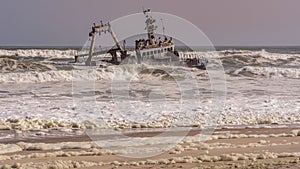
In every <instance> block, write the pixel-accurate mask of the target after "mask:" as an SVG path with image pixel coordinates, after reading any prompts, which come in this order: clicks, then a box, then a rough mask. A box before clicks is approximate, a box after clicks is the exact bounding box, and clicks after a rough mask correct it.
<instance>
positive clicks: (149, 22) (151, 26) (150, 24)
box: [144, 9, 157, 45]
mask: <svg viewBox="0 0 300 169" xmlns="http://www.w3.org/2000/svg"><path fill="white" fill-rule="evenodd" d="M149 13H150V9H147V10H144V15H145V16H146V18H147V19H146V22H145V23H146V28H145V29H146V30H147V32H148V39H149V41H150V44H151V45H152V44H155V43H156V39H155V36H154V31H155V30H156V29H157V26H156V25H155V19H153V18H152V17H151V16H150V15H149Z"/></svg>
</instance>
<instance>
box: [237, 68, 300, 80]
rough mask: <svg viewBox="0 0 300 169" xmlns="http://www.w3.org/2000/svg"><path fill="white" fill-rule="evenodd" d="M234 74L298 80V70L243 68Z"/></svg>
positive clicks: (299, 75) (299, 70)
mask: <svg viewBox="0 0 300 169" xmlns="http://www.w3.org/2000/svg"><path fill="white" fill-rule="evenodd" d="M234 74H235V75H243V76H261V77H268V78H281V77H285V78H300V69H295V68H280V67H254V66H245V67H243V68H240V69H238V70H236V71H235V72H234Z"/></svg>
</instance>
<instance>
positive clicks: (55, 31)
mask: <svg viewBox="0 0 300 169" xmlns="http://www.w3.org/2000/svg"><path fill="white" fill-rule="evenodd" d="M142 6H144V7H145V8H151V9H152V11H155V12H163V13H170V14H173V15H177V16H179V17H182V18H185V19H187V20H189V21H190V22H192V23H193V24H195V25H196V26H197V27H199V28H200V29H201V30H202V31H203V32H204V33H205V34H206V35H207V36H208V37H209V39H210V40H211V41H212V43H213V44H215V45H300V10H299V7H300V1H299V0H249V1H242V0H0V45H2V46H3V45H12V46H14V45H21V46H32V45H46V46H48V45H49V46H60V45H64V46H69V45H82V44H83V43H84V42H85V41H86V40H87V34H88V32H89V31H90V26H91V24H92V23H93V22H97V21H99V20H104V21H109V20H114V19H117V18H119V17H122V16H124V15H128V14H132V13H137V12H141V11H142Z"/></svg>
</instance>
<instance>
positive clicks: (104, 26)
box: [85, 21, 127, 66]
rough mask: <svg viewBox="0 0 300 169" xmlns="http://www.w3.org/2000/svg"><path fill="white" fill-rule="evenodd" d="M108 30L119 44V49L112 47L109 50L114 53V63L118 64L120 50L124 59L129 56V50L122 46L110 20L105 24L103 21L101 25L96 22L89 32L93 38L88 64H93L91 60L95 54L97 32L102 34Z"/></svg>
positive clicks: (86, 63) (117, 44)
mask: <svg viewBox="0 0 300 169" xmlns="http://www.w3.org/2000/svg"><path fill="white" fill-rule="evenodd" d="M106 32H109V33H110V34H111V36H112V38H113V40H114V42H115V44H116V46H117V49H111V50H109V51H108V52H109V53H110V54H111V55H112V63H114V64H117V54H116V52H117V51H120V53H121V58H122V59H124V58H125V57H126V56H127V51H126V50H125V49H124V48H122V46H121V44H120V43H119V40H118V38H117V36H116V34H115V33H114V31H113V29H112V27H111V25H110V23H109V22H108V23H107V24H103V23H102V21H101V25H96V24H95V23H94V24H93V27H92V31H91V32H90V33H89V36H90V37H91V38H92V39H91V45H90V50H89V54H88V56H89V57H88V59H87V60H86V62H85V65H86V66H91V64H92V63H91V61H92V57H93V54H94V48H95V41H96V37H97V34H99V35H101V33H106Z"/></svg>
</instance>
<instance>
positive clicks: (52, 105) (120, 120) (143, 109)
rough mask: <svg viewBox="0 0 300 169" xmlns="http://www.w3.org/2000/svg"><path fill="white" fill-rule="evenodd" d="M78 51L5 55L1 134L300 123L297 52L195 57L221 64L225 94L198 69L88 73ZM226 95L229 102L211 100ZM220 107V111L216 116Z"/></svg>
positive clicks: (0, 64)
mask: <svg viewBox="0 0 300 169" xmlns="http://www.w3.org/2000/svg"><path fill="white" fill-rule="evenodd" d="M79 49H80V47H1V48H0V71H1V73H0V107H1V110H0V119H1V120H0V121H1V122H0V128H1V126H2V127H3V126H7V127H8V128H13V127H16V125H15V124H14V120H12V119H18V120H17V121H18V125H19V127H21V128H23V129H33V128H47V127H45V124H48V123H49V122H55V123H54V124H53V125H54V126H56V127H59V126H60V125H59V124H60V123H68V124H69V123H70V124H72V123H75V124H78V125H83V126H84V124H89V126H97V125H100V126H102V127H103V126H104V127H112V128H114V127H125V128H126V127H130V126H132V125H133V124H140V125H144V126H150V127H170V126H209V125H210V126H226V125H264V124H299V123H300V114H299V111H300V102H299V100H300V95H299V92H300V90H299V89H300V83H299V82H300V81H299V80H300V47H234V46H227V47H224V46H222V47H216V51H211V50H201V51H195V52H198V53H199V54H202V55H205V56H207V57H209V56H210V55H211V56H214V57H215V56H218V57H217V59H218V60H219V61H220V63H221V65H222V67H223V68H222V69H220V70H222V71H220V72H217V73H218V74H219V75H221V76H224V79H223V81H222V82H220V83H222V84H223V86H222V85H221V87H220V88H212V85H213V83H214V82H213V81H212V77H211V76H212V74H210V73H209V72H208V71H205V70H199V69H196V68H187V67H173V66H168V65H158V66H155V65H147V64H141V65H130V64H129V65H120V66H118V65H106V66H104V67H93V68H91V69H86V68H84V66H81V65H78V64H75V63H74V56H75V55H76V54H77V53H78V50H79ZM218 83H219V82H218ZM222 87H224V88H222ZM223 89H224V90H223ZM222 92H223V94H224V97H218V96H214V93H222ZM219 96H220V95H219ZM222 96H223V95H222ZM215 97H217V100H218V99H222V100H219V102H218V101H217V102H216V101H215V100H214V99H215ZM215 107H220V109H218V111H217V112H215V113H212V110H214V109H215ZM212 115H213V117H212ZM209 119H213V120H211V121H210V120H209ZM70 126H72V125H61V128H68V127H70ZM85 127H86V126H85ZM5 137H7V136H5Z"/></svg>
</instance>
